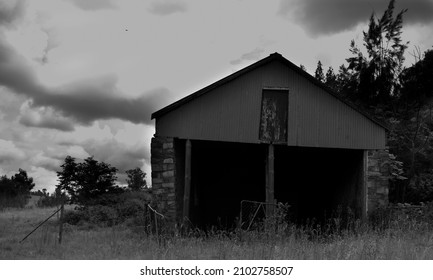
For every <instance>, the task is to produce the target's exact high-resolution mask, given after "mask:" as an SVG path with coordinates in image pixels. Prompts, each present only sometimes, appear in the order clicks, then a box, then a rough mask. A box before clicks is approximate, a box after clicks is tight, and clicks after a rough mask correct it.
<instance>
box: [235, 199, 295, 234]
mask: <svg viewBox="0 0 433 280" xmlns="http://www.w3.org/2000/svg"><path fill="white" fill-rule="evenodd" d="M289 207H290V206H289V205H287V204H282V203H277V204H276V203H266V202H261V201H251V200H242V201H241V207H240V214H239V226H240V228H241V229H243V230H252V229H254V230H256V229H263V228H264V226H265V222H267V223H278V222H281V221H283V220H285V219H286V218H287V215H288V209H289Z"/></svg>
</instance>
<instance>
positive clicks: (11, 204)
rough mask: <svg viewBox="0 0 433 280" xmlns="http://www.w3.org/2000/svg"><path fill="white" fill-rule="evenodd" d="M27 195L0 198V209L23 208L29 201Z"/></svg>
mask: <svg viewBox="0 0 433 280" xmlns="http://www.w3.org/2000/svg"><path fill="white" fill-rule="evenodd" d="M29 198H30V196H29V195H17V196H0V209H4V208H24V207H25V206H26V205H27V202H28V201H29Z"/></svg>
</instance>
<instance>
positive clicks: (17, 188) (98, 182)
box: [0, 156, 147, 207]
mask: <svg viewBox="0 0 433 280" xmlns="http://www.w3.org/2000/svg"><path fill="white" fill-rule="evenodd" d="M60 168H61V170H60V171H58V172H57V177H58V182H59V183H58V184H57V186H56V189H55V192H54V193H52V194H49V193H48V192H47V191H46V189H43V190H42V191H40V190H39V191H32V189H33V188H34V187H35V183H34V182H33V178H32V177H29V176H28V175H27V172H26V171H25V170H23V169H19V171H18V173H16V174H15V175H13V176H11V177H10V178H8V177H7V176H6V175H4V176H1V177H0V198H1V200H0V207H24V206H25V205H26V204H27V202H28V199H29V197H30V194H34V195H38V196H40V197H41V199H40V203H39V204H40V206H54V205H57V204H59V203H60V200H61V199H67V200H68V201H69V202H70V203H74V204H78V205H82V206H83V205H90V204H92V203H96V201H97V200H98V199H99V198H100V197H101V196H103V195H112V194H120V193H123V192H125V191H128V190H131V191H140V190H143V189H145V188H147V182H146V173H144V172H143V171H142V170H141V169H140V168H139V167H136V168H134V169H130V170H127V171H126V175H127V179H126V182H127V186H126V187H122V186H119V185H118V184H117V183H118V181H117V179H118V178H117V171H118V169H117V168H116V167H113V166H111V165H110V164H108V163H105V162H99V161H97V160H96V159H95V158H94V157H93V156H91V157H88V158H86V159H84V161H83V162H77V161H76V159H75V158H73V157H71V156H67V157H66V158H65V161H64V163H63V164H62V165H61V166H60Z"/></svg>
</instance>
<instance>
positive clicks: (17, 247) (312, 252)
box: [0, 207, 433, 260]
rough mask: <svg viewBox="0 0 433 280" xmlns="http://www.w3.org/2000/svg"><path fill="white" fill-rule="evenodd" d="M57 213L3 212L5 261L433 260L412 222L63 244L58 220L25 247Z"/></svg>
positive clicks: (84, 235) (136, 233) (83, 230)
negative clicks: (337, 229) (336, 231)
mask: <svg viewBox="0 0 433 280" xmlns="http://www.w3.org/2000/svg"><path fill="white" fill-rule="evenodd" d="M55 210H56V209H55V208H48V209H47V208H45V209H41V208H35V207H32V208H25V209H6V210H4V211H2V212H0V225H1V227H0V259H6V260H12V259H316V260H317V259H332V260H334V259H404V260H407V259H433V231H431V230H430V229H429V227H428V226H427V225H424V224H420V223H418V222H410V221H406V222H405V223H403V224H394V225H391V227H390V228H389V229H386V230H381V231H376V230H373V229H371V228H367V227H360V228H359V230H357V232H356V233H354V232H348V231H344V230H343V231H342V232H341V233H339V234H338V235H337V234H331V235H329V234H328V235H327V236H326V237H324V236H323V235H321V234H318V233H317V229H305V228H304V229H299V228H295V227H289V228H286V229H285V230H281V231H280V232H281V233H274V234H266V233H260V232H243V233H242V235H241V234H240V233H239V232H237V233H227V232H223V231H215V232H213V233H210V234H209V233H208V234H204V233H202V232H199V231H196V232H191V233H190V234H189V235H188V236H180V235H170V236H164V237H160V238H157V237H156V236H155V235H146V234H145V233H144V232H143V230H142V229H140V228H130V227H126V226H116V227H102V228H101V227H95V226H92V225H90V224H83V225H80V226H71V225H68V224H66V225H65V227H64V236H63V242H62V244H61V245H59V244H58V224H57V217H56V216H55V217H53V218H52V219H51V220H50V221H49V222H48V223H47V224H46V225H44V226H42V227H41V228H39V229H38V230H37V231H36V232H35V233H33V234H32V235H31V236H30V237H29V238H28V239H27V240H25V241H24V242H22V243H20V240H21V239H23V238H24V236H26V234H28V233H29V232H30V231H31V230H32V229H33V228H34V227H35V226H36V225H37V224H39V222H40V221H42V220H44V219H45V218H46V217H48V216H49V215H50V214H52V213H53V212H54V211H55Z"/></svg>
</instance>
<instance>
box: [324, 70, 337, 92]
mask: <svg viewBox="0 0 433 280" xmlns="http://www.w3.org/2000/svg"><path fill="white" fill-rule="evenodd" d="M325 85H327V86H328V87H329V88H331V89H333V90H337V76H336V75H335V73H334V69H333V68H332V67H331V66H329V68H328V71H326V76H325Z"/></svg>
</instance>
